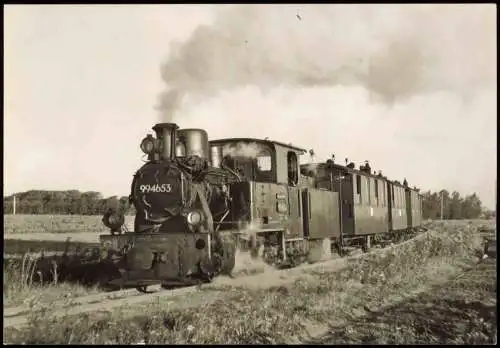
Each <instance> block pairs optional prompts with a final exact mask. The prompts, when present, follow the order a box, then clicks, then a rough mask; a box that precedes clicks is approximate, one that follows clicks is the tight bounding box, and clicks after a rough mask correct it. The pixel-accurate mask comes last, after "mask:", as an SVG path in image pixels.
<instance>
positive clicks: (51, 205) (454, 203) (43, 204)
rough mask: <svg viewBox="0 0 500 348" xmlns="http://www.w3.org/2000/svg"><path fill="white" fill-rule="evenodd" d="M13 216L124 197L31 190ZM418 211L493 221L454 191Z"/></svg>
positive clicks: (434, 195) (8, 200)
mask: <svg viewBox="0 0 500 348" xmlns="http://www.w3.org/2000/svg"><path fill="white" fill-rule="evenodd" d="M15 196H16V214H75V215H102V214H104V213H105V212H106V210H107V209H108V208H116V207H118V206H119V205H120V201H126V200H128V197H126V196H122V197H118V196H111V197H107V198H104V197H103V196H102V194H101V193H99V192H95V191H89V192H80V191H77V190H68V191H41V190H31V191H26V192H21V193H16V194H15ZM13 197H14V195H11V196H8V197H4V202H3V209H4V214H12V213H13V200H14V199H13ZM422 198H423V199H422V209H423V212H422V214H423V218H424V219H440V218H441V198H442V200H443V219H477V218H494V217H495V216H496V213H495V212H494V211H491V210H488V209H483V207H482V203H481V200H480V199H479V197H478V196H477V195H476V194H475V193H473V194H470V195H467V196H465V197H461V196H460V193H458V192H456V191H454V192H452V193H451V194H450V193H449V192H448V191H447V190H441V191H438V192H431V191H427V192H423V193H422ZM127 214H135V210H134V207H133V206H131V208H130V209H128V211H127Z"/></svg>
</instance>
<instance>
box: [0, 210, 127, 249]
mask: <svg viewBox="0 0 500 348" xmlns="http://www.w3.org/2000/svg"><path fill="white" fill-rule="evenodd" d="M101 219H102V216H84V215H4V253H9V254H24V253H26V252H31V251H41V250H50V251H64V250H65V248H66V247H67V243H66V240H67V239H68V238H69V239H70V240H71V249H78V248H79V247H80V248H85V247H89V246H94V245H96V244H97V243H98V238H99V235H100V234H105V233H109V230H108V229H107V228H106V227H105V226H104V224H103V223H102V221H101ZM125 221H126V225H127V226H129V227H131V226H132V224H133V216H126V217H125Z"/></svg>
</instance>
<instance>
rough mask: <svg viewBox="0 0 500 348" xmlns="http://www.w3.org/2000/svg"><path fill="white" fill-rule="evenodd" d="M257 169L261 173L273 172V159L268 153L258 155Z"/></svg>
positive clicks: (263, 152)
mask: <svg viewBox="0 0 500 348" xmlns="http://www.w3.org/2000/svg"><path fill="white" fill-rule="evenodd" d="M257 168H258V169H259V171H261V172H270V171H271V170H272V158H271V154H270V153H269V152H268V151H262V152H261V153H260V154H258V155H257Z"/></svg>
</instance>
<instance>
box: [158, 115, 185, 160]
mask: <svg viewBox="0 0 500 348" xmlns="http://www.w3.org/2000/svg"><path fill="white" fill-rule="evenodd" d="M177 129H179V126H178V125H177V124H175V123H157V124H155V125H154V127H153V130H154V131H155V132H156V138H157V139H158V140H159V141H160V143H161V149H162V150H161V155H160V157H161V158H163V159H164V160H168V159H174V158H175V142H176V138H177V136H176V134H177Z"/></svg>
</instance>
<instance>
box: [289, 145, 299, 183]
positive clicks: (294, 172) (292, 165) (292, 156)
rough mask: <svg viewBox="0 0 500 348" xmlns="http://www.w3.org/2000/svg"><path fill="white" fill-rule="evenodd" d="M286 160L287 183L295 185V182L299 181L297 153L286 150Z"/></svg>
mask: <svg viewBox="0 0 500 348" xmlns="http://www.w3.org/2000/svg"><path fill="white" fill-rule="evenodd" d="M287 162H288V184H289V185H296V184H297V182H298V181H299V177H298V163H297V154H296V153H295V152H293V151H288V154H287Z"/></svg>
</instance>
